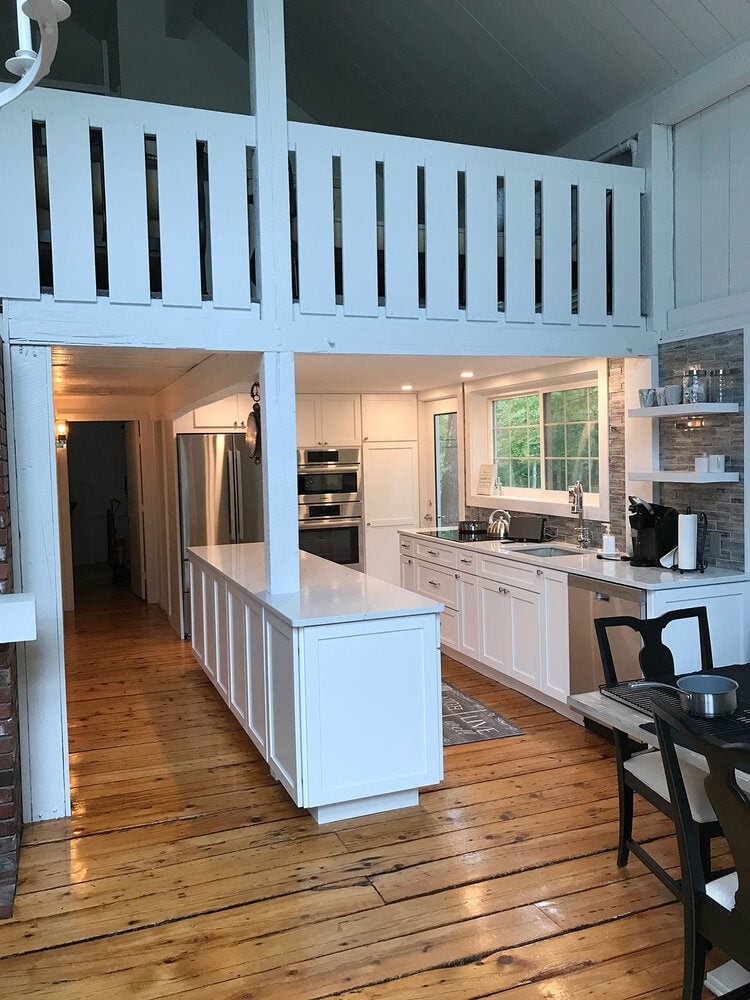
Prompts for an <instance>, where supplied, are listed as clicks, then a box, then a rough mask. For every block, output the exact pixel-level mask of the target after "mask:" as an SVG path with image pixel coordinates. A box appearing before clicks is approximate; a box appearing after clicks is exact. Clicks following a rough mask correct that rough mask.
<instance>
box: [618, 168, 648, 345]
mask: <svg viewBox="0 0 750 1000" xmlns="http://www.w3.org/2000/svg"><path fill="white" fill-rule="evenodd" d="M612 322H613V324H614V325H615V326H639V325H640V322H641V192H640V188H639V187H636V185H635V184H615V186H614V188H613V190H612Z"/></svg>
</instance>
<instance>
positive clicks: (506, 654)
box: [479, 579, 511, 674]
mask: <svg viewBox="0 0 750 1000" xmlns="http://www.w3.org/2000/svg"><path fill="white" fill-rule="evenodd" d="M508 594H509V589H508V587H506V586H504V585H503V584H501V583H495V582H494V581H493V580H481V579H480V581H479V659H480V660H481V661H482V663H484V664H486V666H488V667H492V668H493V669H494V670H496V671H497V672H498V673H500V674H509V673H510V672H511V669H510V647H509V644H508V633H509V630H510V602H509V600H508Z"/></svg>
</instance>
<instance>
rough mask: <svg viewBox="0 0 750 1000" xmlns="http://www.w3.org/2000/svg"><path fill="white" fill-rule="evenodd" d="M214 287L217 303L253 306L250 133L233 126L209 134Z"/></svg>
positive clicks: (233, 307) (240, 307) (212, 276)
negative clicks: (249, 169)
mask: <svg viewBox="0 0 750 1000" xmlns="http://www.w3.org/2000/svg"><path fill="white" fill-rule="evenodd" d="M208 191H209V218H210V231H211V289H212V297H213V302H214V306H216V307H217V308H224V309H250V308H251V305H252V301H251V293H250V224H249V216H248V211H247V194H248V191H247V145H246V137H245V135H244V134H243V133H242V132H240V131H236V130H234V129H232V130H231V131H230V130H229V129H226V130H221V131H219V130H216V131H214V132H211V133H210V135H209V136H208Z"/></svg>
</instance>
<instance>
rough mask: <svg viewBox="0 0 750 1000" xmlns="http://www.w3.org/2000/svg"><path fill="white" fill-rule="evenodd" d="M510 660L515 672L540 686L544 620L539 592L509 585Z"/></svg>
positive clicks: (531, 683) (532, 685)
mask: <svg viewBox="0 0 750 1000" xmlns="http://www.w3.org/2000/svg"><path fill="white" fill-rule="evenodd" d="M508 597H509V616H510V633H509V635H510V660H511V671H512V673H513V674H514V676H516V677H518V679H519V680H521V681H523V682H524V683H525V684H529V685H530V686H531V687H533V688H536V689H537V690H538V689H539V686H540V683H541V679H542V656H541V647H542V623H541V615H540V608H539V605H540V601H539V594H534V593H532V592H531V591H530V590H517V589H516V588H515V587H511V588H510V593H509V595H508Z"/></svg>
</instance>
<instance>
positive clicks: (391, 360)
mask: <svg viewBox="0 0 750 1000" xmlns="http://www.w3.org/2000/svg"><path fill="white" fill-rule="evenodd" d="M210 357H212V355H210V354H207V353H206V352H204V351H183V350H179V351H170V350H161V349H158V348H157V349H148V350H146V349H139V348H125V347H114V348H113V347H55V348H53V350H52V382H53V388H54V392H55V396H56V397H57V399H64V398H65V397H66V396H79V395H83V396H90V395H94V396H139V397H149V396H153V395H155V394H156V393H157V392H159V390H160V389H163V388H165V386H167V385H170V384H171V383H172V382H174V381H176V380H177V379H179V378H180V377H181V376H182V375H184V374H186V373H187V372H188V371H190V370H191V369H192V368H195V367H196V366H197V365H200V364H202V363H203V362H204V361H207V360H208V359H209V358H210ZM243 358H246V359H247V364H245V365H244V367H245V368H248V369H250V368H252V367H253V365H256V366H257V361H258V355H257V354H248V355H246V356H245V355H242V354H237V370H238V371H239V370H242V369H243ZM560 360H565V359H560V358H516V357H513V358H496V357H491V358H483V357H472V358H469V357H457V356H454V357H417V356H399V357H388V356H384V355H354V354H338V355H335V354H298V355H296V357H295V372H296V380H297V391H298V392H399V391H400V390H401V387H402V386H403V385H411V386H412V387H413V389H414V391H415V392H419V391H421V390H424V389H432V388H436V387H440V386H446V385H456V384H458V383H459V382H461V381H464V380H462V379H461V377H460V376H461V373H462V372H466V371H471V372H473V373H474V374H473V378H474V379H478V378H486V377H489V376H491V375H498V374H502V373H506V372H513V371H520V370H523V369H528V368H529V367H530V366H533V367H534V368H540V367H542V366H544V365H549V364H554V363H556V362H557V361H560ZM251 362H252V363H251Z"/></svg>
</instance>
